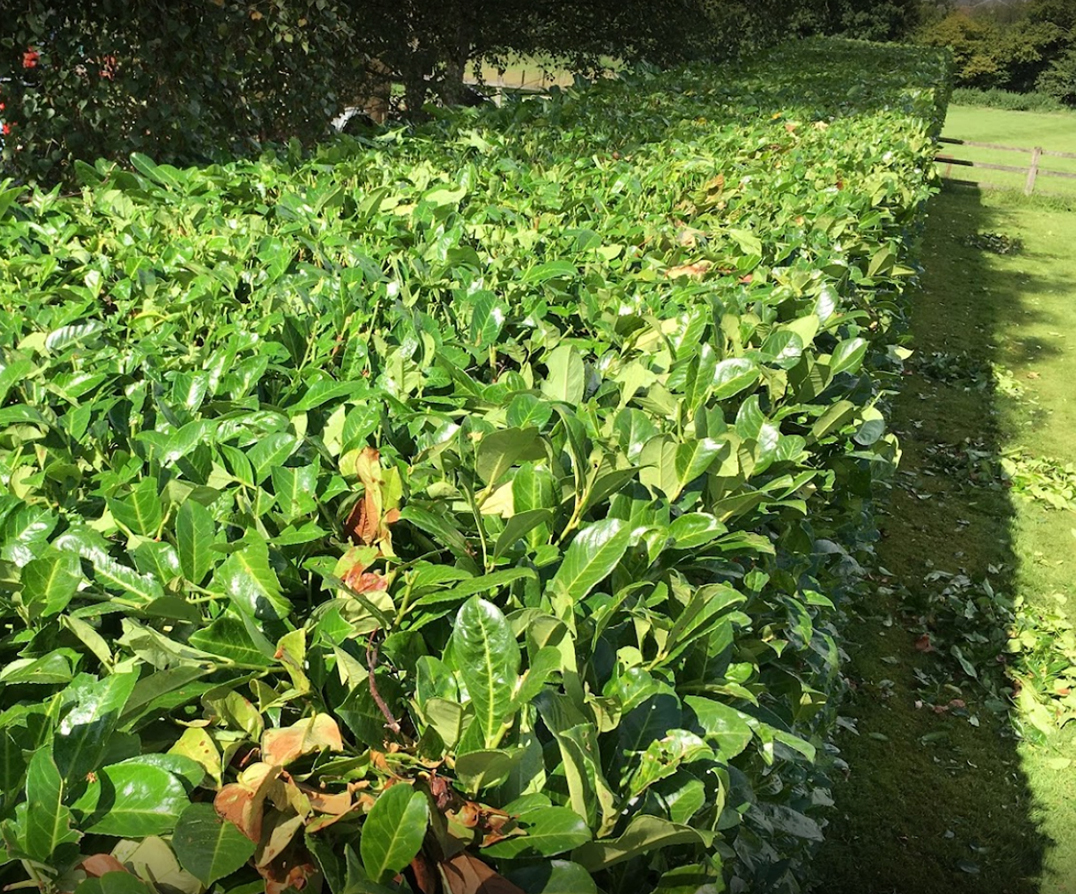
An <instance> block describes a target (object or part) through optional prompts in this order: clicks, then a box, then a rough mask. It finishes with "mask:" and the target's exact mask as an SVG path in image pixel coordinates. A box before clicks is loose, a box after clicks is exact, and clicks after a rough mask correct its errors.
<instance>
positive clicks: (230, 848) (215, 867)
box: [172, 804, 255, 887]
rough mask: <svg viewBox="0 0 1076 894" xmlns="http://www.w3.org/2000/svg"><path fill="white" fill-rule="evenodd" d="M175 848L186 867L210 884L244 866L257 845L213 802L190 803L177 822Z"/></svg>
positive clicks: (177, 855) (180, 860)
mask: <svg viewBox="0 0 1076 894" xmlns="http://www.w3.org/2000/svg"><path fill="white" fill-rule="evenodd" d="M172 847H173V848H174V849H175V852H176V857H178V858H179V862H180V864H181V865H182V866H183V868H184V869H186V870H187V872H189V873H191V875H193V876H194V877H195V878H197V879H198V880H199V881H200V882H201V883H202V884H203V885H205V886H206V887H209V886H210V885H212V884H213V882H215V881H216V880H217V879H220V878H224V876H226V875H231V874H232V873H233V872H235V871H236V870H237V869H239V868H240V867H241V866H243V865H245V864H246V862H247V861H248V860H249V859H250V858H251V857H252V856H254V849H255V844H254V842H253V841H251V840H250V839H249V838H247V836H246V835H244V834H243V833H242V832H241V831H239V828H238V827H237V826H235V825H233V824H232V823H230V822H228V821H226V820H223V819H221V818H220V817H219V816H218V815H217V812H216V811H215V810H214V809H213V807H212V805H211V804H191V805H189V806H188V807H187V808H186V809H185V810H184V811H183V813H182V815H181V816H180V817H179V820H178V821H177V822H176V828H175V831H174V832H173V833H172Z"/></svg>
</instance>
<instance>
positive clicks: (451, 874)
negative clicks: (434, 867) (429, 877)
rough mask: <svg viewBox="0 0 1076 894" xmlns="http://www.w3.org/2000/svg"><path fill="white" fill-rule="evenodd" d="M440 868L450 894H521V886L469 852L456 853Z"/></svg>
mask: <svg viewBox="0 0 1076 894" xmlns="http://www.w3.org/2000/svg"><path fill="white" fill-rule="evenodd" d="M440 869H441V878H442V879H443V880H444V883H445V886H446V887H447V888H448V891H449V892H450V894H523V890H522V889H521V888H517V887H516V886H515V885H513V884H512V883H511V882H510V881H508V879H506V878H505V877H504V876H503V875H499V874H498V873H496V872H494V871H493V870H492V869H490V867H489V866H487V865H486V864H485V863H483V862H482V861H481V860H479V859H478V858H477V857H472V856H471V855H470V854H466V853H463V854H456V856H454V857H453V858H452V859H451V860H446V861H445V862H444V863H442V864H441V867H440Z"/></svg>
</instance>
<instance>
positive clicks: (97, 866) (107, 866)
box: [79, 854, 127, 878]
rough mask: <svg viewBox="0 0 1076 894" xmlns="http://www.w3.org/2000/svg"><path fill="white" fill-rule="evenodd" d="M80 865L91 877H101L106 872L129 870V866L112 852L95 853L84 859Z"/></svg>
mask: <svg viewBox="0 0 1076 894" xmlns="http://www.w3.org/2000/svg"><path fill="white" fill-rule="evenodd" d="M79 866H81V867H82V869H83V870H84V871H85V872H86V875H88V876H89V877H90V878H100V877H101V876H102V875H104V874H105V873H106V872H127V867H126V866H124V865H123V864H122V863H121V862H120V861H119V860H117V859H116V858H115V857H113V856H112V854H94V855H93V856H92V857H87V858H86V859H85V860H83V861H82V862H81V863H80V864H79Z"/></svg>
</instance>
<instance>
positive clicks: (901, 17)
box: [794, 0, 926, 40]
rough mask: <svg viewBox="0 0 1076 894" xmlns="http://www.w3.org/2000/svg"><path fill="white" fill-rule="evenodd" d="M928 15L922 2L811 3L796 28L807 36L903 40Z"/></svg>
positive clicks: (801, 8) (800, 14) (858, 0)
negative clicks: (829, 35)
mask: <svg viewBox="0 0 1076 894" xmlns="http://www.w3.org/2000/svg"><path fill="white" fill-rule="evenodd" d="M925 13H926V9H925V7H924V4H923V3H922V2H921V0H809V2H806V3H803V4H800V5H799V7H798V9H797V10H796V12H795V14H794V25H795V27H796V30H797V31H798V32H799V33H804V34H839V35H841V36H843V37H852V38H858V39H861V40H903V39H905V38H907V37H908V36H909V35H910V34H911V33H912V32H913V31H914V30H915V29H916V28H917V27H918V26H919V24H920V23H921V21H922V18H923V16H924V14H925Z"/></svg>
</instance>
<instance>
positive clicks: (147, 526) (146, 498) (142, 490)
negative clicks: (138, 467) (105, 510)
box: [108, 478, 164, 537]
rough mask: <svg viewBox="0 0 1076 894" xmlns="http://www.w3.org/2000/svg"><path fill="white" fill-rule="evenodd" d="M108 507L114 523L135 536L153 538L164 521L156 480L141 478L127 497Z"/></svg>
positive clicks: (112, 501) (111, 502)
mask: <svg viewBox="0 0 1076 894" xmlns="http://www.w3.org/2000/svg"><path fill="white" fill-rule="evenodd" d="M108 505H109V509H111V510H112V515H113V516H114V517H115V519H116V521H118V522H119V523H120V524H122V525H124V526H125V527H126V528H128V529H130V530H131V531H134V532H135V533H136V534H144V535H146V536H149V537H152V536H155V535H156V534H157V531H158V529H159V528H160V526H161V523H162V522H163V521H164V509H163V507H162V506H161V498H160V495H159V494H158V493H157V479H156V478H143V479H142V480H141V481H140V482H139V483H138V484H137V485H136V486H135V487H134V489H133V490H132V491H131V493H130V494H129V495H128V496H127V497H125V498H123V499H120V500H110V501H109V504H108Z"/></svg>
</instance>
